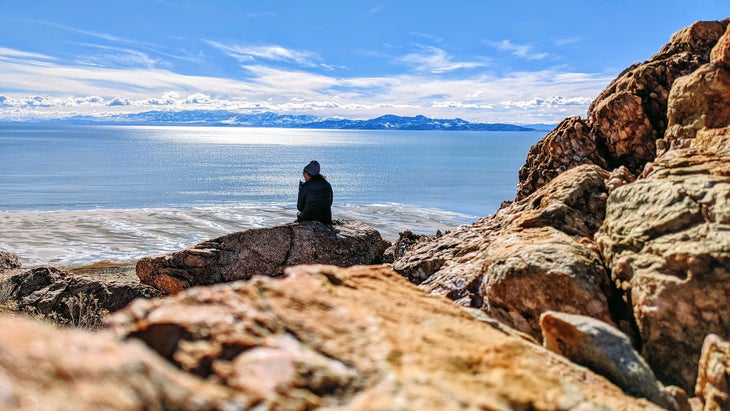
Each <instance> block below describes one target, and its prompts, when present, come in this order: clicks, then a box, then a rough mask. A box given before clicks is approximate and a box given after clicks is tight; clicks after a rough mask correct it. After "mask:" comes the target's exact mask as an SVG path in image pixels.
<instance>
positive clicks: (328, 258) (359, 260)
mask: <svg viewBox="0 0 730 411" xmlns="http://www.w3.org/2000/svg"><path fill="white" fill-rule="evenodd" d="M389 245H390V244H389V243H388V242H386V241H384V240H383V239H382V237H381V236H380V233H379V232H378V231H377V230H375V229H374V228H372V227H370V226H367V225H365V224H362V223H360V222H357V221H353V220H337V221H335V222H334V225H332V226H328V225H325V224H322V223H320V222H316V221H306V222H302V223H290V224H284V225H280V226H275V227H269V228H255V229H251V230H246V231H242V232H238V233H233V234H229V235H225V236H223V237H219V238H216V239H213V240H209V241H205V242H202V243H200V244H198V245H196V246H194V247H191V248H187V249H184V250H180V251H176V252H174V253H171V254H166V255H159V256H152V257H145V258H142V259H140V260H139V261H138V262H137V275H138V276H139V278H140V280H141V282H142V283H144V284H149V285H152V286H154V287H156V288H157V289H159V290H161V291H163V292H165V293H168V294H174V293H176V292H179V291H180V290H182V289H184V288H188V287H192V286H196V285H211V284H217V283H222V282H228V281H235V280H246V279H249V278H251V277H252V276H254V275H266V276H272V277H276V276H281V275H282V274H283V273H284V268H286V267H288V266H291V265H297V264H313V263H319V264H333V265H338V266H342V267H349V266H352V265H358V264H376V263H380V262H382V258H383V253H384V251H385V249H386V248H387V247H388V246H389Z"/></svg>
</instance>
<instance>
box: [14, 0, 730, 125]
mask: <svg viewBox="0 0 730 411" xmlns="http://www.w3.org/2000/svg"><path fill="white" fill-rule="evenodd" d="M727 17H730V1H728V0H693V1H687V0H681V1H679V0H659V1H655V0H648V1H641V0H638V1H629V0H610V1H609V0H606V1H602V0H580V1H573V0H566V1H559V0H555V1H544V0H539V1H538V0H534V1H533V0H511V1H504V0H500V1H491V0H481V1H479V0H450V1H427V0H419V1H410V0H402V1H396V0H380V1H364V0H363V1H360V0H338V1H322V0H311V1H303V0H296V1H295V0H291V1H283V0H279V1H277V0H269V1H249V0H238V1H233V0H230V1H223V0H205V1H192V0H187V1H173V0H147V1H141V0H124V1H108V0H91V1H87V0H74V1H70V0H49V1H41V0H0V120H8V119H13V120H18V119H20V120H23V119H42V118H56V117H63V116H69V115H77V114H86V115H104V114H110V113H128V112H142V111H151V110H199V109H202V110H218V109H223V110H230V111H234V112H240V113H254V112H267V111H268V112H274V113H279V114H308V115H314V116H318V117H322V118H349V119H368V118H374V117H378V116H380V115H384V114H395V115H400V116H415V115H425V116H428V117H432V118H449V119H450V118H462V119H465V120H468V121H472V122H483V123H498V122H502V123H513V124H531V123H557V122H559V121H561V120H562V119H564V118H566V117H569V116H581V117H585V116H586V111H587V108H588V105H589V104H590V102H591V101H592V100H593V99H594V98H595V97H596V96H597V95H598V93H600V91H601V90H603V88H605V87H606V86H607V85H608V83H609V82H610V81H611V80H612V79H614V78H615V77H616V76H617V75H618V74H619V73H620V72H621V71H622V70H623V69H625V68H626V67H628V66H630V65H631V64H633V63H635V62H641V61H645V60H647V59H649V58H650V57H651V56H652V55H653V54H655V53H656V52H658V51H659V49H660V48H661V47H662V46H663V45H664V44H666V43H667V42H668V41H669V39H670V37H671V35H672V34H673V33H675V32H676V31H678V30H680V29H682V28H684V27H686V26H688V25H690V24H692V23H693V22H695V21H699V20H722V19H725V18H727Z"/></svg>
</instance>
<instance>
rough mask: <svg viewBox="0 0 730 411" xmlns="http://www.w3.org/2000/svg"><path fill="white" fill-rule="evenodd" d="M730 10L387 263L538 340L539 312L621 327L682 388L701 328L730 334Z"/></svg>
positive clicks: (699, 26) (669, 48)
mask: <svg viewBox="0 0 730 411" xmlns="http://www.w3.org/2000/svg"><path fill="white" fill-rule="evenodd" d="M728 23H730V19H728V20H725V21H721V22H699V23H696V24H694V25H692V26H690V27H688V28H687V29H684V30H681V31H680V32H678V33H677V34H675V35H674V36H673V37H672V40H671V42H670V43H669V44H668V45H666V46H665V47H664V48H663V49H662V50H661V51H660V52H659V53H657V54H656V55H655V56H653V57H652V58H651V59H650V60H648V61H647V62H645V63H642V64H637V65H635V66H633V67H631V68H629V69H627V70H626V71H624V72H623V73H622V74H621V75H620V76H619V78H617V79H616V80H615V81H614V82H612V83H611V85H610V86H609V87H608V88H607V89H606V90H605V91H604V92H603V93H601V95H600V96H599V97H598V98H597V99H596V101H594V103H593V104H592V105H591V108H590V110H589V117H588V119H586V120H584V119H580V118H577V117H576V118H570V119H567V120H565V121H564V122H563V123H561V124H560V125H559V126H558V127H557V128H556V129H555V130H553V132H551V133H550V134H548V135H547V136H546V137H545V138H544V139H543V140H541V141H540V142H539V143H538V144H536V145H535V146H533V147H532V149H531V150H530V154H529V156H528V159H527V161H526V165H525V166H524V167H523V168H522V169H521V171H520V186H519V190H518V195H517V199H516V201H515V202H514V203H512V204H510V205H507V206H505V207H503V208H502V209H500V210H499V211H498V212H497V213H495V214H494V215H493V216H490V217H487V218H484V219H481V220H479V221H478V222H477V223H475V224H473V225H471V226H465V227H461V228H459V229H456V230H454V231H452V232H451V233H448V234H446V235H444V236H443V237H442V238H438V239H428V240H426V241H421V242H418V243H416V244H415V245H413V246H412V247H411V248H410V249H409V250H407V251H406V252H405V253H404V254H403V255H402V257H400V258H397V259H396V260H395V261H394V263H393V268H394V269H396V270H397V271H398V272H400V273H401V274H402V275H404V276H406V277H408V278H409V279H411V280H412V281H414V282H416V283H417V284H419V286H420V287H421V288H422V289H424V290H425V291H427V292H429V293H432V294H439V295H445V296H448V297H450V298H452V299H454V300H455V301H456V302H458V303H459V304H462V305H468V306H471V307H475V308H480V309H482V310H483V311H484V312H485V313H486V314H488V315H490V316H492V317H493V318H495V319H498V320H500V321H503V322H505V323H506V324H508V325H510V326H512V327H515V328H516V329H518V330H520V331H523V332H527V333H529V334H530V335H532V336H533V337H535V338H537V339H541V335H538V332H539V324H538V323H537V319H538V318H539V316H540V315H541V314H542V313H544V312H545V311H548V310H553V311H561V312H567V313H571V314H581V315H586V316H590V317H594V318H597V319H600V320H601V321H604V322H606V323H608V324H612V325H616V326H618V328H620V330H621V331H623V332H624V333H626V334H627V335H628V336H629V338H630V339H631V340H632V342H633V344H634V348H635V349H636V350H637V351H638V352H640V353H641V354H642V355H643V356H644V357H645V360H646V361H647V363H648V364H649V365H650V366H651V367H652V369H653V371H654V373H655V375H656V376H657V377H658V378H659V379H660V380H661V381H662V382H663V383H664V384H667V385H677V386H679V387H681V389H683V390H685V391H686V392H689V393H692V392H693V386H694V382H695V377H696V375H697V361H698V360H699V356H700V348H701V345H702V341H703V340H704V338H705V336H706V335H707V334H708V333H717V334H718V335H720V336H727V335H730V322H728V320H727V319H728V318H730V312H728V304H727V301H730V288H728V287H730V286H729V285H728V284H730V272H729V271H728V270H729V268H728V267H730V259H729V258H730V257H729V256H730V234H728V233H730V217H728V216H729V215H730V208H728V206H729V205H730V185H729V184H730V165H729V162H730V111H729V109H728V108H729V107H730V95H729V90H730V82H728V79H730V75H728V73H729V72H728V57H727V56H728V55H730V50H728V47H730V34H728V33H727V30H728ZM713 47H714V48H713ZM599 227H600V229H599ZM606 277H608V278H610V282H611V283H613V284H607V283H606V281H605V279H606Z"/></svg>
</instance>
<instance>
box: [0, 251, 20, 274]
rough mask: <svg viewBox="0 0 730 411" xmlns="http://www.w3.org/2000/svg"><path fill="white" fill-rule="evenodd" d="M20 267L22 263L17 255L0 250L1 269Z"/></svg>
mask: <svg viewBox="0 0 730 411" xmlns="http://www.w3.org/2000/svg"><path fill="white" fill-rule="evenodd" d="M20 267H21V264H20V260H19V259H18V256H17V255H15V254H13V253H10V252H7V251H3V250H0V271H5V270H12V269H14V268H20Z"/></svg>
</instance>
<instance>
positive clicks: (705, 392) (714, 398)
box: [695, 334, 730, 411]
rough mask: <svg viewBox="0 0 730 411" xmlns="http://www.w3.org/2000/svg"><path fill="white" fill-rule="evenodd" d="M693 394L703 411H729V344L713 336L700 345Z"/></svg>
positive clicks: (709, 336)
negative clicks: (699, 400)
mask: <svg viewBox="0 0 730 411" xmlns="http://www.w3.org/2000/svg"><path fill="white" fill-rule="evenodd" d="M695 394H696V395H697V397H699V398H701V399H702V401H703V402H704V410H705V411H710V410H712V411H721V410H730V342H728V341H725V340H723V339H722V338H720V337H719V336H717V335H715V334H710V335H708V336H707V338H705V341H704V343H703V344H702V355H701V356H700V363H699V375H698V376H697V386H696V388H695Z"/></svg>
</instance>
